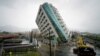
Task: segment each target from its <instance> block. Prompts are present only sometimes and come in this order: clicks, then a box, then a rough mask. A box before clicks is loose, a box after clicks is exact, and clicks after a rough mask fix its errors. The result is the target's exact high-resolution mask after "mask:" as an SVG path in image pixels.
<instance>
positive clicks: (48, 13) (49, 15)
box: [36, 3, 70, 42]
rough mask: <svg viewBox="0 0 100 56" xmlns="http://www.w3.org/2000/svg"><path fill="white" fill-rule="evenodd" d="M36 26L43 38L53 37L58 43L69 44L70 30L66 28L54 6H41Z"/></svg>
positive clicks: (46, 4)
mask: <svg viewBox="0 0 100 56" xmlns="http://www.w3.org/2000/svg"><path fill="white" fill-rule="evenodd" d="M36 24H37V25H38V28H39V30H40V32H41V34H42V36H43V37H46V38H47V37H49V36H50V37H51V38H52V39H56V40H57V41H58V42H67V41H68V39H69V35H70V33H69V30H68V29H67V28H66V26H65V24H64V22H63V20H62V18H61V16H60V15H59V13H58V11H57V8H55V7H54V6H53V5H52V4H49V3H44V4H42V5H40V8H39V11H38V14H37V18H36Z"/></svg>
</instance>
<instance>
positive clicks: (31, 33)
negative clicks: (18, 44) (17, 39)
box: [30, 31, 33, 43]
mask: <svg viewBox="0 0 100 56" xmlns="http://www.w3.org/2000/svg"><path fill="white" fill-rule="evenodd" d="M32 42H33V31H31V32H30V43H32Z"/></svg>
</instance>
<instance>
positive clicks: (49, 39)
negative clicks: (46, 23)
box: [48, 29, 52, 56]
mask: <svg viewBox="0 0 100 56" xmlns="http://www.w3.org/2000/svg"><path fill="white" fill-rule="evenodd" d="M48 31H49V47H50V56H52V53H51V36H50V30H49V29H48Z"/></svg>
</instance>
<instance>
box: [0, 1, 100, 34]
mask: <svg viewBox="0 0 100 56" xmlns="http://www.w3.org/2000/svg"><path fill="white" fill-rule="evenodd" d="M44 2H49V3H52V4H53V5H54V6H55V7H56V8H57V9H58V11H59V13H60V14H61V16H62V18H63V20H64V22H65V23H66V25H67V27H68V28H69V29H70V30H79V31H88V32H94V33H100V26H99V24H100V22H99V21H100V0H64V1H62V0H41V1H40V0H0V25H15V26H17V27H22V28H28V29H32V28H37V26H36V23H35V19H36V16H37V12H38V8H39V5H40V4H43V3H44Z"/></svg>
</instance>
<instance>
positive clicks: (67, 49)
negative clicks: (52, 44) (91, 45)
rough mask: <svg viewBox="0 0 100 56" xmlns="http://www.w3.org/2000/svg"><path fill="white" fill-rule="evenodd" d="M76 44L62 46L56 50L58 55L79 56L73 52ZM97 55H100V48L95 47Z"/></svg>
mask: <svg viewBox="0 0 100 56" xmlns="http://www.w3.org/2000/svg"><path fill="white" fill-rule="evenodd" d="M73 48H74V46H60V47H58V50H57V51H56V56H77V55H75V54H73ZM95 52H96V56H100V49H99V48H97V47H96V48H95Z"/></svg>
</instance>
